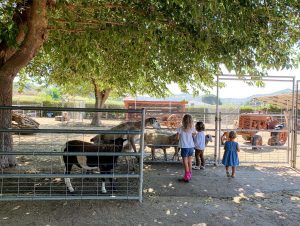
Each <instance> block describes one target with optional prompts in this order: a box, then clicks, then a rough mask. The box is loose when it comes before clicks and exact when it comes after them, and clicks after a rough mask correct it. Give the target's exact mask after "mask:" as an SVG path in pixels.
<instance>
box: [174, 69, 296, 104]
mask: <svg viewBox="0 0 300 226" xmlns="http://www.w3.org/2000/svg"><path fill="white" fill-rule="evenodd" d="M269 75H270V76H280V77H282V76H294V77H295V78H296V80H300V68H298V69H294V70H282V71H269ZM223 82H225V84H226V87H225V88H222V89H219V96H220V97H222V98H244V97H249V96H251V95H254V94H269V93H274V92H276V91H280V90H283V89H292V88H293V87H292V82H282V81H272V82H271V81H268V82H265V87H255V86H249V85H247V84H246V83H244V82H243V81H223ZM169 87H170V88H171V90H172V92H173V93H174V94H180V93H181V92H180V89H179V88H178V86H177V85H174V84H173V85H170V86H169ZM211 94H215V95H216V89H215V90H212V92H211Z"/></svg>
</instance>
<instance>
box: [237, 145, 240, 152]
mask: <svg viewBox="0 0 300 226" xmlns="http://www.w3.org/2000/svg"><path fill="white" fill-rule="evenodd" d="M236 150H237V152H240V145H239V144H237V146H236Z"/></svg>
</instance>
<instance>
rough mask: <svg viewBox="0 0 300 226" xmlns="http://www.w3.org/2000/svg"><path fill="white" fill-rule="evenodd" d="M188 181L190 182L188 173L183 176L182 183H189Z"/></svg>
mask: <svg viewBox="0 0 300 226" xmlns="http://www.w3.org/2000/svg"><path fill="white" fill-rule="evenodd" d="M189 180H190V175H189V173H185V174H184V177H183V181H184V182H189Z"/></svg>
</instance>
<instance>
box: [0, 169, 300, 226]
mask: <svg viewBox="0 0 300 226" xmlns="http://www.w3.org/2000/svg"><path fill="white" fill-rule="evenodd" d="M144 172H145V177H144V200H143V202H142V203H140V202H137V201H93V200H91V201H86V200H82V201H10V202H1V209H0V225H7V226H9V225H22V226H23V225H30V226H32V225H45V226H46V225H49V226H56V225H74V226H75V225H299V222H300V174H299V173H298V172H296V171H294V170H292V169H291V168H289V167H262V166H251V167H246V166H244V167H239V168H238V171H237V177H236V178H227V177H226V176H225V172H224V169H223V167H212V166H211V167H207V168H206V169H205V170H203V171H202V170H201V171H199V170H198V171H194V172H193V179H192V181H191V182H190V183H181V182H178V180H177V179H178V178H180V176H181V174H182V167H181V165H180V164H169V165H168V164H152V165H145V169H144Z"/></svg>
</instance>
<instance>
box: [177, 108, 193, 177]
mask: <svg viewBox="0 0 300 226" xmlns="http://www.w3.org/2000/svg"><path fill="white" fill-rule="evenodd" d="M195 134H196V131H195V128H194V127H193V119H192V116H191V115H189V114H186V115H184V116H183V118H182V126H181V127H180V128H178V129H177V139H178V140H179V147H180V149H181V157H182V163H183V167H184V172H185V173H184V177H183V179H182V180H183V181H184V182H189V181H190V180H191V179H192V158H193V152H194V140H193V137H194V136H195Z"/></svg>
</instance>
